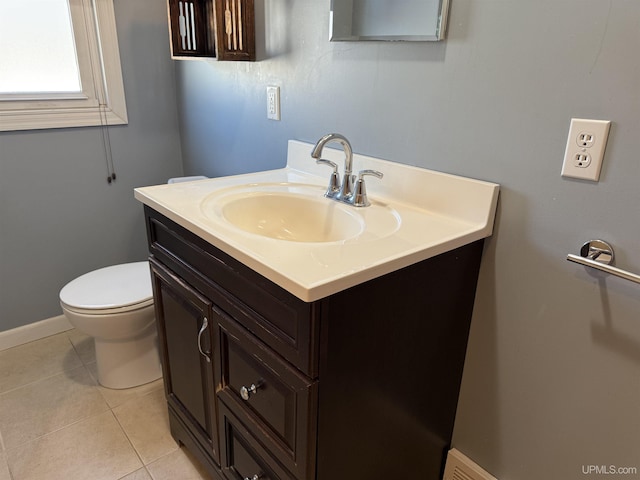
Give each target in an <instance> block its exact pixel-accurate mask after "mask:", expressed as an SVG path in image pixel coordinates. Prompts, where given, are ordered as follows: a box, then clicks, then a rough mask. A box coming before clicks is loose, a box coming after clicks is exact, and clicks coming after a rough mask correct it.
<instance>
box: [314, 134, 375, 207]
mask: <svg viewBox="0 0 640 480" xmlns="http://www.w3.org/2000/svg"><path fill="white" fill-rule="evenodd" d="M329 142H338V143H340V145H342V149H343V150H344V155H345V159H344V174H343V177H342V185H340V175H339V174H338V165H337V164H336V163H334V162H331V161H329V160H325V159H323V158H320V157H321V156H322V149H323V148H324V146H325V145H326V144H327V143H329ZM311 157H312V158H315V159H316V163H318V164H321V165H327V166H329V167H331V168H333V173H332V174H331V178H330V180H329V187H328V188H327V191H326V193H325V194H324V196H325V197H328V198H333V199H334V200H337V201H339V202H343V203H348V204H349V205H353V206H355V207H367V206H369V205H370V202H369V200H368V199H367V190H366V188H365V185H364V179H363V178H362V177H364V176H365V175H373V176H376V177H378V178H382V173H381V172H378V171H376V170H362V171H361V172H360V173H359V175H358V181H357V182H356V188H355V192H354V186H353V184H354V182H355V179H356V176H355V175H353V173H352V168H353V150H352V149H351V144H350V143H349V140H347V138H346V137H344V136H343V135H340V134H339V133H328V134H327V135H325V136H324V137H322V138H321V139H320V140H318V142H317V143H316V146H315V147H313V150H312V151H311Z"/></svg>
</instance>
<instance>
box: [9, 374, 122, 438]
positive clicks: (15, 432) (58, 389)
mask: <svg viewBox="0 0 640 480" xmlns="http://www.w3.org/2000/svg"><path fill="white" fill-rule="evenodd" d="M108 409H109V406H108V405H107V403H106V402H105V401H104V399H103V398H102V395H100V392H99V391H98V388H97V386H96V382H95V380H94V379H93V378H92V377H91V375H89V372H88V371H87V369H86V368H85V367H79V368H76V369H75V370H71V371H69V372H67V373H62V374H59V375H55V376H53V377H48V378H46V379H44V380H39V381H37V382H33V383H30V384H28V385H25V386H23V387H20V388H16V389H14V390H11V391H9V392H6V393H3V394H0V431H1V432H2V436H3V440H4V443H5V447H6V448H7V449H11V448H14V447H16V446H18V445H21V444H23V443H25V442H28V441H31V440H34V439H36V438H38V437H40V436H42V435H45V434H47V433H51V432H53V431H55V430H58V429H60V428H63V427H65V426H67V425H69V424H71V423H74V422H77V421H78V420H82V419H84V418H87V417H90V416H93V415H96V414H98V413H102V412H104V411H106V410H108Z"/></svg>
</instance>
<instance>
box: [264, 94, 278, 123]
mask: <svg viewBox="0 0 640 480" xmlns="http://www.w3.org/2000/svg"><path fill="white" fill-rule="evenodd" d="M267 118H268V119H269V120H280V87H273V86H271V87H267Z"/></svg>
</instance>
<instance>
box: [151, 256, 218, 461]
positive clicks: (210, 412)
mask: <svg viewBox="0 0 640 480" xmlns="http://www.w3.org/2000/svg"><path fill="white" fill-rule="evenodd" d="M151 266H152V271H153V279H154V281H153V286H154V298H155V305H156V318H157V325H158V337H159V340H160V343H161V350H162V358H163V365H162V368H163V373H164V382H165V393H166V396H167V402H168V404H169V406H170V407H171V408H172V409H173V410H174V411H175V412H176V414H177V415H178V416H179V417H180V418H181V419H182V421H183V422H185V423H186V424H187V425H190V426H191V429H192V433H193V434H194V435H196V436H197V437H198V438H199V439H200V440H201V441H202V442H204V443H205V444H207V445H209V447H210V452H209V453H210V454H211V456H212V457H213V458H214V459H215V460H216V461H218V441H217V422H216V408H215V393H214V392H215V389H214V379H213V365H212V362H213V361H214V353H215V352H214V351H213V350H214V348H215V345H216V344H217V343H216V342H215V341H214V336H215V328H213V325H211V324H210V322H211V312H212V310H211V302H209V301H208V300H207V299H206V298H204V297H202V296H201V295H200V294H199V293H198V292H196V291H195V290H193V289H192V288H191V287H190V286H189V285H188V284H187V283H185V282H184V281H183V280H181V279H179V278H178V277H176V276H175V275H174V274H172V273H171V272H170V271H169V270H167V269H166V268H164V267H163V266H162V265H160V264H159V263H157V262H155V261H153V260H152V261H151Z"/></svg>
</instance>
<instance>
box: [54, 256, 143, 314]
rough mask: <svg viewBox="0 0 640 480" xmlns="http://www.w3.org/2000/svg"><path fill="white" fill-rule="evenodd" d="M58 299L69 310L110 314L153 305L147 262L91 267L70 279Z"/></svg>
mask: <svg viewBox="0 0 640 480" xmlns="http://www.w3.org/2000/svg"><path fill="white" fill-rule="evenodd" d="M60 302H61V303H62V304H63V306H64V307H65V308H67V309H69V310H71V311H74V312H77V313H83V314H89V315H112V314H115V313H121V312H129V311H133V310H139V309H142V308H145V307H149V306H151V305H153V291H152V288H151V273H150V271H149V264H148V263H147V262H134V263H125V264H122V265H114V266H110V267H105V268H101V269H99V270H94V271H92V272H89V273H87V274H85V275H82V276H80V277H78V278H76V279H75V280H73V281H71V282H69V283H68V284H67V285H65V286H64V288H63V289H62V290H61V291H60Z"/></svg>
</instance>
